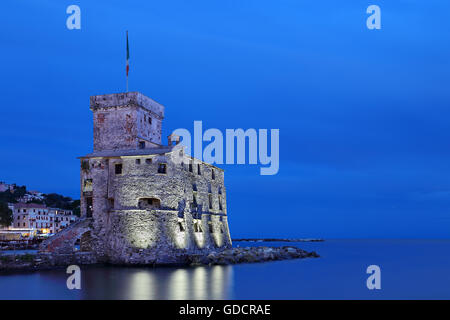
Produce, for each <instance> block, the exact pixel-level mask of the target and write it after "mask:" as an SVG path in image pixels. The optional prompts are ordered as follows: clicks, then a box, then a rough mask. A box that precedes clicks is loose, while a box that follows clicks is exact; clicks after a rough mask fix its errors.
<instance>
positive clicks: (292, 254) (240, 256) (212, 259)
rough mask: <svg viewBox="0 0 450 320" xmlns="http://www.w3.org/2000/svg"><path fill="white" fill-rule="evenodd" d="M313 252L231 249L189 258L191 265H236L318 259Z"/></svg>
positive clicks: (283, 248) (273, 249)
mask: <svg viewBox="0 0 450 320" xmlns="http://www.w3.org/2000/svg"><path fill="white" fill-rule="evenodd" d="M318 257H320V256H319V255H318V254H317V253H316V252H315V251H312V252H308V251H305V250H302V249H300V248H297V247H292V246H283V247H245V248H231V249H226V250H223V251H220V252H212V253H210V254H208V255H206V256H203V255H195V256H191V263H190V264H191V265H205V264H206V265H209V264H212V265H213V264H216V265H228V264H237V263H255V262H265V261H277V260H288V259H301V258H318Z"/></svg>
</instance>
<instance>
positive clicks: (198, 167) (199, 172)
mask: <svg viewBox="0 0 450 320" xmlns="http://www.w3.org/2000/svg"><path fill="white" fill-rule="evenodd" d="M197 173H198V174H199V175H201V174H202V172H201V171H200V163H199V164H197Z"/></svg>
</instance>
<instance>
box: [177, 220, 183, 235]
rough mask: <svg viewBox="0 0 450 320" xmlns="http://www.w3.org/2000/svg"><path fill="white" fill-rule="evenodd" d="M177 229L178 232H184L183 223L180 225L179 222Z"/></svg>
mask: <svg viewBox="0 0 450 320" xmlns="http://www.w3.org/2000/svg"><path fill="white" fill-rule="evenodd" d="M178 227H179V228H180V232H184V226H183V223H181V222H180V221H179V222H178Z"/></svg>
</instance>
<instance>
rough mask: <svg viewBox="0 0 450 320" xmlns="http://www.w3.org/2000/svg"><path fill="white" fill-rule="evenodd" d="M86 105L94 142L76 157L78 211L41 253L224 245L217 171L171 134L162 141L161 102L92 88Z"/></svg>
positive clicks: (183, 252)
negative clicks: (75, 218)
mask: <svg viewBox="0 0 450 320" xmlns="http://www.w3.org/2000/svg"><path fill="white" fill-rule="evenodd" d="M90 108H91V110H92V112H93V117H94V148H93V152H92V153H90V154H87V155H85V156H82V157H80V163H81V169H80V171H81V174H80V183H81V219H80V221H78V222H77V223H75V224H73V225H71V226H70V227H68V228H67V229H65V230H64V231H62V232H60V233H58V234H57V235H55V236H54V237H52V238H50V239H48V240H46V241H45V242H43V243H42V244H41V247H40V251H41V253H49V254H52V255H54V256H58V255H59V256H64V255H70V254H72V255H73V252H74V250H79V252H78V254H83V253H85V254H86V256H87V257H89V259H90V260H89V261H90V262H92V260H95V261H96V262H108V263H116V264H171V263H184V262H186V261H187V260H189V258H191V257H192V256H195V255H206V254H208V253H210V252H212V251H221V250H223V249H225V248H229V247H231V238H230V232H229V228H228V220H227V206H226V189H225V186H224V172H223V170H222V169H220V168H217V167H215V166H213V165H211V164H208V163H205V162H202V161H200V160H197V159H195V158H192V157H190V156H188V155H187V154H185V153H184V148H183V147H182V146H181V144H179V137H177V136H175V135H170V136H169V137H168V145H166V146H163V145H162V144H161V130H162V121H163V119H164V106H162V105H161V104H159V103H157V102H156V101H154V100H152V99H150V98H148V97H146V96H144V95H143V94H141V93H139V92H127V93H119V94H108V95H99V96H93V97H91V98H90ZM76 243H79V249H78V247H77V246H76V245H75V244H76ZM74 248H75V249H74Z"/></svg>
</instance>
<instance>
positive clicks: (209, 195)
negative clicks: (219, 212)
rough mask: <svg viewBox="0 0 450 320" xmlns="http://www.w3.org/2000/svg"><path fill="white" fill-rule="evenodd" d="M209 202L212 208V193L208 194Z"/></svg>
mask: <svg viewBox="0 0 450 320" xmlns="http://www.w3.org/2000/svg"><path fill="white" fill-rule="evenodd" d="M208 202H209V208H210V209H212V208H213V205H212V194H211V193H210V194H208Z"/></svg>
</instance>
